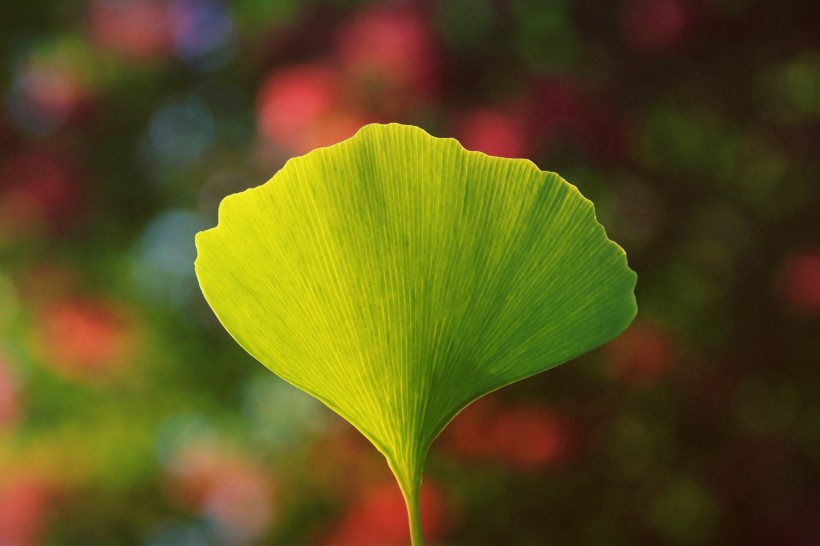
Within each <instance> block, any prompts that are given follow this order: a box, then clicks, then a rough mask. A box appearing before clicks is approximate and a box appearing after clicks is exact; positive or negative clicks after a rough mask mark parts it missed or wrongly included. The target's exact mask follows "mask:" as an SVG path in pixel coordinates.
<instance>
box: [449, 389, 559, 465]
mask: <svg viewBox="0 0 820 546" xmlns="http://www.w3.org/2000/svg"><path fill="white" fill-rule="evenodd" d="M445 434H446V437H447V439H448V443H449V446H450V447H451V449H452V450H453V451H454V452H456V453H458V454H460V455H463V456H466V457H469V458H472V459H478V460H481V459H484V460H493V461H496V462H500V463H504V464H505V465H508V466H510V467H512V468H515V469H517V470H531V469H535V468H539V467H542V466H544V465H546V464H549V463H552V462H555V461H557V460H559V459H561V458H562V457H563V456H564V455H565V454H566V453H567V451H568V449H569V444H570V442H569V437H568V435H567V427H566V424H565V423H563V422H562V421H561V419H559V418H558V416H557V415H555V414H554V413H553V412H552V411H551V410H549V409H548V408H545V407H536V406H520V407H507V408H505V407H500V406H498V404H497V403H496V402H494V401H493V400H492V399H487V398H484V399H482V400H479V401H478V402H476V403H474V404H472V405H471V406H469V407H468V408H466V409H465V410H464V411H463V412H462V413H461V414H459V415H458V417H456V418H455V419H454V420H453V423H452V424H451V425H450V427H448V429H447V431H446V432H445Z"/></svg>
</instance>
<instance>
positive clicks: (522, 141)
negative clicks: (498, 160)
mask: <svg viewBox="0 0 820 546" xmlns="http://www.w3.org/2000/svg"><path fill="white" fill-rule="evenodd" d="M456 134H457V135H458V137H459V140H460V141H461V143H462V144H463V145H464V147H465V148H467V149H468V150H474V151H478V152H484V153H485V154H488V155H494V156H500V157H512V158H517V157H527V156H528V155H529V152H530V150H529V140H530V139H529V137H528V135H527V129H526V126H525V123H524V122H523V121H522V120H521V119H519V118H517V117H515V116H512V115H510V114H506V113H504V112H499V111H496V110H489V109H481V110H475V111H473V112H470V113H469V114H468V115H467V116H466V117H465V118H464V119H462V120H461V122H460V123H459V126H458V128H457V130H456Z"/></svg>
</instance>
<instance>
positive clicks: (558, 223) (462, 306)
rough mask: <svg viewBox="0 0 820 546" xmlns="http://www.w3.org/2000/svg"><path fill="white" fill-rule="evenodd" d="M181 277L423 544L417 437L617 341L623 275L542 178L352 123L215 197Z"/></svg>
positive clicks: (587, 221)
mask: <svg viewBox="0 0 820 546" xmlns="http://www.w3.org/2000/svg"><path fill="white" fill-rule="evenodd" d="M196 242H197V249H198V257H197V261H196V272H197V277H198V279H199V283H200V286H201V288H202V292H203V294H204V295H205V298H206V299H207V301H208V303H209V304H210V305H211V307H212V308H213V310H214V312H215V313H216V315H217V317H218V318H219V320H220V321H221V322H222V324H223V325H224V326H225V329H227V330H228V332H229V333H230V334H231V335H232V336H233V337H234V339H235V340H236V341H237V342H238V343H239V344H240V345H241V346H242V347H244V348H245V350H246V351H248V352H249V353H250V354H251V355H253V356H254V357H255V358H256V359H257V360H259V361H260V362H262V363H263V364H264V365H265V366H267V367H268V368H269V369H270V370H272V371H273V372H275V373H276V374H278V375H279V376H281V377H282V378H283V379H285V380H286V381H288V382H290V383H292V384H293V385H295V386H297V387H299V388H300V389H303V390H305V391H307V392H308V393H310V394H312V395H313V396H315V397H316V398H318V399H319V400H321V401H322V402H324V403H325V404H327V405H328V406H329V407H330V408H331V409H333V410H334V411H336V412H337V413H338V414H339V415H341V416H342V417H344V418H345V419H347V420H348V421H350V423H352V424H353V425H354V426H355V427H356V428H357V429H358V430H359V431H361V432H362V434H364V435H365V436H366V437H367V438H368V439H369V440H370V441H371V442H372V443H373V444H374V445H375V446H376V448H378V450H379V451H381V452H382V453H383V454H384V456H385V457H386V458H387V462H388V464H389V465H390V468H391V469H392V471H393V473H394V474H395V476H396V479H397V480H398V483H399V486H400V487H401V490H402V492H403V494H404V497H405V500H406V502H407V507H408V515H409V518H410V528H411V535H412V540H413V544H414V545H420V544H422V542H423V538H422V535H421V522H420V521H419V507H418V498H419V488H420V485H421V473H422V467H423V465H424V460H425V457H426V455H427V452H428V449H429V448H430V445H431V443H432V442H433V440H434V439H435V438H436V436H438V434H439V433H440V432H441V431H442V430H443V429H444V427H445V426H446V425H447V424H448V423H449V422H450V420H452V419H453V417H454V416H455V415H456V414H458V413H459V412H460V411H461V410H462V409H463V408H464V407H466V406H467V405H468V404H470V403H471V402H473V401H474V400H476V399H477V398H480V397H481V396H483V395H485V394H487V393H489V392H491V391H494V390H496V389H499V388H501V387H503V386H505V385H509V384H510V383H513V382H515V381H518V380H521V379H523V378H526V377H528V376H531V375H534V374H536V373H539V372H542V371H544V370H547V369H549V368H552V367H554V366H557V365H558V364H561V363H562V362H566V361H567V360H570V359H572V358H574V357H576V356H578V355H580V354H582V353H585V352H587V351H589V350H590V349H593V348H594V347H597V346H598V345H601V344H603V343H604V342H606V341H608V340H610V339H611V338H613V337H615V336H617V335H618V334H619V333H620V332H621V331H623V330H624V329H625V328H626V326H627V325H628V324H629V323H630V322H631V321H632V319H633V317H634V316H635V313H636V310H637V308H636V305H635V297H634V287H635V282H636V275H635V273H634V272H633V271H631V270H630V269H629V267H628V266H627V261H626V255H625V253H624V251H623V250H622V249H621V248H620V247H619V246H618V245H616V244H615V243H613V242H612V241H610V240H609V239H608V238H607V236H606V233H605V232H604V229H603V227H602V226H601V225H600V224H599V223H598V222H597V220H596V218H595V213H594V210H593V206H592V203H591V202H590V201H588V200H587V199H585V198H584V197H583V196H582V195H581V194H580V193H579V192H578V190H577V189H576V188H575V186H572V185H570V184H568V183H567V182H565V181H564V180H563V179H561V178H560V177H559V176H558V175H556V174H554V173H548V172H543V171H540V170H539V169H538V168H537V167H536V166H535V165H534V164H533V163H531V162H529V161H526V160H520V159H504V158H497V157H490V156H487V155H484V154H481V153H477V152H470V151H467V150H465V149H464V148H462V147H461V145H460V144H459V143H458V142H457V141H455V140H453V139H439V138H434V137H432V136H430V135H429V134H427V133H426V132H424V131H422V130H421V129H419V128H416V127H411V126H404V125H397V124H391V125H368V126H366V127H364V128H362V129H361V130H360V131H359V132H358V133H357V134H356V136H354V137H353V138H351V139H349V140H346V141H344V142H342V143H340V144H337V145H335V146H330V147H328V148H320V149H317V150H314V151H312V152H310V153H309V154H307V155H305V156H302V157H297V158H294V159H291V160H290V161H288V163H287V164H286V165H285V167H284V168H283V169H282V170H281V171H279V172H278V173H276V175H275V176H274V177H273V178H272V179H271V180H270V181H269V182H268V183H266V184H264V185H262V186H259V187H257V188H253V189H250V190H247V191H244V192H242V193H239V194H236V195H231V196H228V197H226V198H225V199H224V201H223V202H222V204H221V205H220V208H219V223H218V225H217V227H216V228H214V229H210V230H208V231H204V232H201V233H199V234H198V235H197V240H196Z"/></svg>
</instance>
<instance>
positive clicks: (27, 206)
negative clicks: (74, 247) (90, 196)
mask: <svg viewBox="0 0 820 546" xmlns="http://www.w3.org/2000/svg"><path fill="white" fill-rule="evenodd" d="M81 194H82V192H81V190H80V187H79V184H78V182H77V177H76V175H75V174H74V173H73V172H72V170H71V169H70V168H69V167H68V166H67V164H66V163H65V162H64V161H63V160H61V159H59V158H58V157H57V156H55V155H53V154H48V153H43V152H26V153H23V154H19V155H17V156H15V157H13V158H12V159H11V160H9V161H8V162H7V163H6V164H4V165H2V166H0V239H5V238H7V237H8V236H11V237H12V238H14V237H15V236H24V235H31V234H37V233H40V232H42V231H43V230H45V229H51V230H52V231H59V230H60V229H63V228H65V227H68V226H69V225H71V224H72V223H73V222H74V221H75V220H76V217H77V216H78V209H79V207H80V205H81V203H82V195H81Z"/></svg>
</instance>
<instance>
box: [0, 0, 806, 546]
mask: <svg viewBox="0 0 820 546" xmlns="http://www.w3.org/2000/svg"><path fill="white" fill-rule="evenodd" d="M818 20H820V5H818V4H817V3H815V2H808V1H790V2H762V1H760V0H720V1H715V2H702V1H699V0H619V1H618V2H612V3H604V4H602V3H600V2H594V1H592V0H580V1H576V2H569V1H562V2H535V1H529V0H509V1H500V0H482V1H475V2H465V1H460V0H432V1H428V2H419V3H407V2H406V3H400V2H381V3H375V2H362V1H357V0H333V1H330V2H319V1H318V0H313V1H307V2H297V1H295V0H275V1H272V0H240V1H237V2H231V3H230V4H228V3H227V2H224V1H223V0H168V1H166V0H82V1H80V0H77V1H68V2H52V1H45V0H31V1H29V2H26V3H25V4H23V5H18V4H15V3H10V2H6V3H3V4H2V5H0V27H2V32H0V53H2V55H0V62H2V70H1V71H0V83H1V84H2V98H3V104H2V112H1V113H0V543H3V544H14V545H15V546H20V545H32V546H33V545H37V544H47V545H54V546H62V545H65V546H75V545H77V544H112V545H116V544H123V545H127V544H128V545H130V544H145V545H150V546H162V545H168V546H171V545H173V546H199V545H202V546H215V545H237V544H239V545H241V544H259V545H267V544H272V545H280V544H282V545H288V546H290V545H299V544H305V545H320V546H331V545H337V546H338V545H348V546H353V545H356V546H360V545H363V544H364V545H366V544H377V545H389V544H403V543H405V541H406V538H405V537H406V533H407V531H406V521H405V515H404V508H403V506H402V504H401V499H400V498H395V497H393V496H391V494H390V493H389V492H390V491H392V490H393V489H395V488H394V487H393V484H392V483H390V480H391V479H392V478H391V476H390V475H389V471H388V470H387V469H386V466H385V465H384V463H383V461H381V460H380V459H379V457H380V456H379V455H378V454H377V453H376V452H375V450H373V449H372V448H371V447H370V446H369V445H367V443H366V442H365V441H364V440H363V439H361V438H359V437H358V436H357V434H356V433H355V432H354V431H353V430H351V429H350V427H348V426H346V425H345V424H344V423H343V422H342V421H341V419H340V418H338V417H336V416H335V415H333V414H332V413H331V412H330V411H329V410H327V409H325V408H324V407H323V406H321V405H320V404H318V403H317V402H315V401H313V400H312V399H310V398H308V397H306V396H303V395H302V394H300V393H299V392H298V391H296V390H295V389H292V388H291V387H289V386H287V385H286V384H284V383H283V382H281V381H279V380H277V379H276V378H275V377H273V376H271V374H269V372H267V371H266V370H265V369H264V368H262V366H260V365H258V364H257V363H255V362H254V361H253V360H252V359H251V358H250V357H248V356H247V355H245V354H244V353H243V352H242V351H241V350H240V349H238V347H237V346H236V344H235V343H234V342H233V341H232V340H231V339H230V338H229V337H228V336H227V335H226V334H225V333H224V331H223V330H222V328H221V327H220V326H219V324H218V323H217V321H216V319H215V318H214V317H213V315H212V314H211V312H210V310H209V309H208V308H207V306H206V304H205V303H204V301H203V299H202V297H201V295H200V293H199V290H198V287H197V285H196V281H195V277H194V274H193V258H194V255H195V251H194V247H193V234H194V233H195V232H196V231H198V230H200V229H202V228H203V227H208V226H212V225H214V224H215V223H216V206H217V204H218V202H219V200H220V199H221V198H222V197H223V196H224V195H227V194H229V193H234V192H236V191H240V190H242V189H245V188H247V187H251V186H255V185H258V184H260V183H262V182H264V181H265V180H267V179H268V178H269V177H270V176H271V175H272V174H273V173H274V172H275V171H276V170H277V169H279V168H280V167H281V166H282V165H283V164H284V162H285V161H286V160H287V158H288V157H291V156H293V155H296V154H300V153H302V152H304V151H306V150H307V149H310V148H313V147H315V146H319V145H324V144H329V143H332V142H336V141H338V140H341V139H343V138H346V137H347V136H350V135H351V134H352V133H353V132H354V131H355V130H356V129H357V128H358V127H359V126H361V125H362V124H364V123H367V122H370V121H387V120H391V121H400V122H405V123H413V124H416V125H419V126H421V127H423V128H425V129H427V130H428V131H430V132H431V133H432V134H435V135H437V136H454V137H457V138H459V139H460V140H461V141H462V142H463V143H464V144H465V145H466V146H467V147H468V148H472V149H478V150H482V151H485V152H488V153H491V154H496V155H506V156H523V157H529V158H531V159H532V160H534V161H535V162H536V163H537V164H538V165H539V166H541V167H542V168H545V169H548V170H554V171H557V172H560V173H561V174H562V175H563V176H564V177H565V178H566V179H567V180H569V181H570V182H572V183H574V184H576V185H578V187H579V189H580V190H581V191H582V192H583V193H584V194H585V195H587V196H588V197H590V198H591V199H593V201H595V203H596V205H597V209H598V215H599V218H600V219H601V221H602V223H603V224H604V225H605V226H607V228H608V231H609V234H610V236H611V237H612V238H613V239H614V240H616V241H618V242H619V243H622V244H623V246H624V247H625V248H626V250H627V252H628V253H629V256H630V265H631V266H632V267H633V268H634V269H635V270H636V271H637V272H638V274H639V277H640V281H639V284H638V300H639V302H640V307H641V311H640V313H639V316H638V319H637V321H636V322H635V324H634V326H633V327H632V328H630V330H628V331H627V332H626V333H625V334H624V335H623V336H622V337H620V338H618V339H616V340H615V341H613V342H612V343H610V344H608V345H607V346H606V347H604V348H602V349H601V350H599V351H596V352H595V353H593V354H591V355H588V356H586V357H583V358H582V359H579V360H578V362H576V363H574V364H572V365H568V366H563V367H560V368H558V369H556V370H554V371H552V372H550V373H548V374H545V375H543V376H539V377H537V378H534V379H532V380H529V381H527V382H524V383H522V384H520V385H517V386H514V387H511V388H509V389H506V390H504V391H501V392H499V393H497V394H496V395H493V396H492V397H490V398H489V399H488V400H487V401H486V403H484V404H481V405H479V406H477V407H476V408H473V409H471V410H470V411H468V412H465V413H464V414H463V415H461V416H459V417H458V418H457V419H456V421H455V422H454V423H453V425H452V427H451V430H449V431H448V432H447V433H446V434H445V435H444V437H442V438H441V439H440V440H439V441H438V442H437V443H436V445H435V446H434V448H433V453H432V454H431V459H430V461H429V463H428V472H427V476H428V478H427V480H426V482H425V484H426V487H427V489H426V490H425V492H424V493H423V495H424V498H423V502H424V506H423V511H424V514H423V517H424V520H425V527H426V533H427V534H428V535H429V537H430V538H431V539H434V540H431V542H433V543H438V544H442V545H444V544H447V545H453V546H458V545H465V546H466V545H471V546H473V545H484V544H486V545H490V544H514V545H522V546H526V545H543V544H606V545H618V544H624V545H627V544H629V545H631V544H687V545H688V544H778V545H779V544H797V545H800V544H805V545H808V544H816V543H817V542H818V541H819V540H820V524H818V520H817V514H818V513H820V496H818V493H817V492H818V491H820V483H819V482H820V472H818V469H820V440H818V438H820V402H818V400H820V399H818V397H817V394H816V391H817V385H818V384H820V369H819V368H818V367H817V362H818V357H819V356H820V335H818V326H820V322H818V320H820V225H819V224H818V221H817V211H818V210H820V196H818V193H820V191H819V190H818V183H817V181H818V179H820V161H818V154H817V153H816V148H817V143H818V141H819V140H818V137H820V38H818V34H817V21H818ZM388 485H389V486H390V487H387V486H388Z"/></svg>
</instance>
